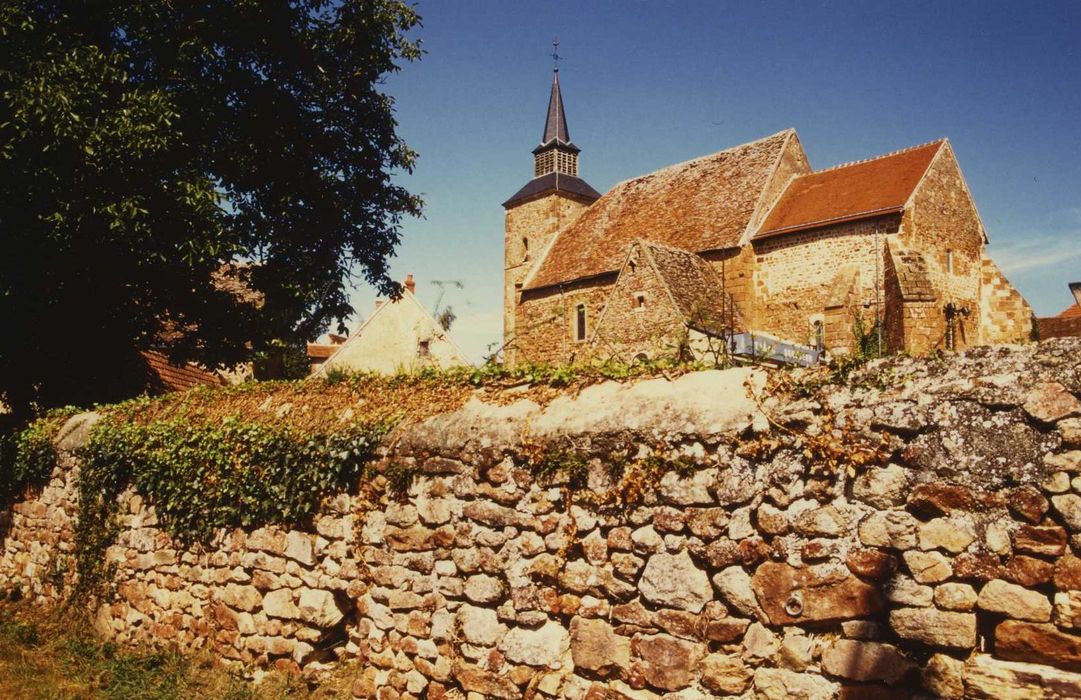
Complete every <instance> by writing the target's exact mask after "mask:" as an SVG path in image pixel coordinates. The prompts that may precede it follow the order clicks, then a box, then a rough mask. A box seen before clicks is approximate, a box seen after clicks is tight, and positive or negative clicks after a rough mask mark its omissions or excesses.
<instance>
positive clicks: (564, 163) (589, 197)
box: [503, 41, 601, 207]
mask: <svg viewBox="0 0 1081 700" xmlns="http://www.w3.org/2000/svg"><path fill="white" fill-rule="evenodd" d="M553 46H555V47H556V48H557V49H558V47H559V42H558V41H556V42H553ZM552 58H554V59H555V60H557V61H558V60H559V54H558V52H553V53H552ZM581 150H582V149H580V148H578V147H577V146H575V145H574V144H573V143H571V137H570V132H569V131H568V130H567V114H566V112H564V110H563V94H562V93H561V92H560V90H559V64H558V63H557V64H556V66H555V68H553V69H552V93H551V96H549V98H548V114H547V116H546V117H545V119H544V135H543V136H542V137H541V142H540V145H539V146H537V147H536V148H534V149H533V179H532V180H530V181H529V182H528V183H526V185H525V187H523V188H522V189H520V190H518V191H517V192H516V193H515V194H514V196H513V197H511V198H510V199H508V200H507V201H505V202H503V206H504V207H512V206H515V205H517V204H519V203H521V202H525V201H529V200H532V199H537V198H538V197H543V196H545V195H548V194H550V193H552V192H558V193H560V194H562V195H564V196H566V197H570V198H571V199H575V200H577V201H580V202H582V203H583V204H592V203H593V202H594V201H596V200H597V199H598V198H599V197H600V196H601V195H600V193H599V192H597V190H595V189H593V188H592V187H590V186H589V183H587V182H585V181H584V180H582V179H581V178H579V177H578V154H579V153H581Z"/></svg>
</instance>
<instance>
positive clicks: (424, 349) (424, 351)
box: [417, 340, 432, 357]
mask: <svg viewBox="0 0 1081 700" xmlns="http://www.w3.org/2000/svg"><path fill="white" fill-rule="evenodd" d="M428 343H429V341H427V340H422V341H420V342H419V343H417V357H428V356H429V355H431V352H432V350H431V346H430V345H429V344H428Z"/></svg>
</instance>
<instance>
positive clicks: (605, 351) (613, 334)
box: [590, 254, 684, 362]
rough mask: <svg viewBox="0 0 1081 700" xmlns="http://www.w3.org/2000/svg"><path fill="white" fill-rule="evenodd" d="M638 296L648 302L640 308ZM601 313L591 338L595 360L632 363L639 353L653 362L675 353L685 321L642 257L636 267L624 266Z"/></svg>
mask: <svg viewBox="0 0 1081 700" xmlns="http://www.w3.org/2000/svg"><path fill="white" fill-rule="evenodd" d="M638 295H642V296H644V299H645V300H644V303H643V304H641V305H639V303H638V301H637V296H638ZM602 313H603V315H602V316H601V317H600V318H599V319H598V325H597V327H596V334H595V336H591V342H590V345H591V347H590V355H591V356H592V357H593V358H595V359H599V360H605V359H609V358H615V359H619V360H621V361H623V362H631V361H633V360H634V358H635V357H636V356H637V355H638V354H640V353H642V354H645V355H646V356H647V357H649V358H650V359H654V358H657V357H658V356H664V357H672V356H674V355H675V354H676V349H677V345H678V343H679V341H680V338H679V335H680V333H681V331H682V330H683V328H684V325H683V323H684V321H683V318H682V317H681V315H680V313H679V311H678V309H677V308H676V306H675V304H674V302H673V301H672V300H671V298H670V297H669V293H668V290H667V288H666V287H665V286H664V285H663V284H662V283H661V281H660V278H659V277H658V276H657V274H656V272H655V271H654V269H653V267H652V266H651V265H649V264H648V263H647V262H646V260H645V259H644V256H643V255H642V254H639V259H638V261H637V264H636V266H635V268H634V269H633V270H632V269H631V268H630V266H627V267H625V268H624V269H623V272H622V274H620V276H619V278H618V279H617V280H616V282H615V284H613V285H612V287H611V292H610V294H609V295H608V297H607V301H606V304H605V307H604V311H603V312H602Z"/></svg>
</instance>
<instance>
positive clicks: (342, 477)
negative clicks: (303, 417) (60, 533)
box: [75, 415, 385, 593]
mask: <svg viewBox="0 0 1081 700" xmlns="http://www.w3.org/2000/svg"><path fill="white" fill-rule="evenodd" d="M384 432H385V428H384V427H382V426H351V427H348V428H343V429H339V430H337V431H330V432H325V433H321V434H314V435H300V434H298V433H297V432H296V431H294V430H292V429H290V428H288V427H282V426H277V425H272V424H265V423H258V422H248V421H244V420H241V419H240V418H232V419H227V420H225V421H223V422H222V423H221V424H219V425H207V424H200V423H198V422H193V421H192V420H191V419H190V417H180V418H168V419H162V420H157V421H153V422H151V423H149V424H146V425H143V424H138V423H133V422H128V421H125V420H124V419H123V417H122V416H121V415H110V416H107V417H106V418H104V419H103V420H102V421H101V422H99V423H98V424H97V425H95V426H94V428H93V429H92V431H91V433H90V440H89V443H88V444H87V446H86V448H85V451H84V455H83V463H82V466H81V468H80V473H79V515H78V522H77V524H76V532H75V544H76V547H75V555H76V567H77V570H78V572H79V577H80V578H79V584H80V590H79V591H77V592H78V593H91V592H99V591H100V590H101V587H102V585H103V584H105V583H107V582H108V581H109V580H111V578H112V577H111V575H110V572H109V571H108V570H106V569H105V568H104V552H105V549H106V548H107V547H108V546H109V545H110V544H111V543H112V542H113V540H114V539H115V536H116V533H117V532H118V529H119V525H118V522H117V519H116V509H117V497H118V496H119V494H120V493H121V492H122V491H123V490H124V489H125V488H127V487H128V486H131V487H132V488H133V489H134V491H135V492H136V493H137V494H140V495H142V496H143V497H144V498H146V500H147V501H148V502H149V503H151V504H152V505H153V506H154V508H155V511H156V513H157V516H158V518H159V520H160V521H161V525H162V527H163V528H164V529H165V530H166V532H168V533H169V534H171V535H172V536H174V537H176V538H177V539H179V540H181V541H182V542H186V543H208V542H209V541H210V539H211V538H212V537H213V535H214V534H215V532H216V531H218V530H219V529H221V528H227V529H228V528H235V527H241V528H245V529H249V530H250V529H254V528H257V527H262V526H264V525H269V524H280V525H297V524H301V523H303V522H305V521H306V520H307V519H308V518H310V517H311V515H312V514H313V513H314V512H315V511H316V509H317V508H318V506H319V502H320V501H321V500H322V499H323V498H324V497H325V496H327V495H330V494H332V493H336V492H339V491H342V490H345V489H347V488H348V487H350V486H351V485H354V484H356V483H357V480H358V479H359V477H360V475H361V472H362V471H363V469H364V467H365V466H366V465H367V463H368V461H369V459H370V458H371V456H372V452H373V450H374V449H375V447H376V445H377V444H378V442H379V440H380V438H381V437H382V436H383V434H384Z"/></svg>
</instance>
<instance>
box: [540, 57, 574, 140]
mask: <svg viewBox="0 0 1081 700" xmlns="http://www.w3.org/2000/svg"><path fill="white" fill-rule="evenodd" d="M553 141H555V142H557V143H570V142H571V137H570V134H569V133H568V132H567V114H566V112H564V111H563V94H562V93H561V92H560V91H559V68H558V67H557V68H555V69H554V70H553V71H552V96H551V97H549V98H548V116H547V118H546V119H545V120H544V136H543V137H541V145H544V146H547V145H549V144H550V143H552V142H553Z"/></svg>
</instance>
